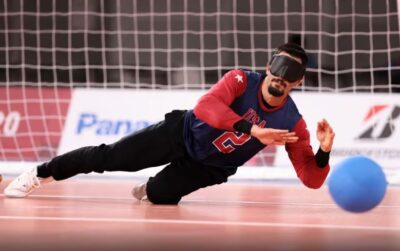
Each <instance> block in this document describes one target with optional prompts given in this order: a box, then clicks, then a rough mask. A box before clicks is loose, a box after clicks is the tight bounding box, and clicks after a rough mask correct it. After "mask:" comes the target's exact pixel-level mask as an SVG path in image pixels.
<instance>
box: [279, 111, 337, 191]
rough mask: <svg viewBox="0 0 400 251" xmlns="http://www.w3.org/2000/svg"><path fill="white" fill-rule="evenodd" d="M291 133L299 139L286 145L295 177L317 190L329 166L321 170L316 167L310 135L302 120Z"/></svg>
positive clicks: (301, 119)
mask: <svg viewBox="0 0 400 251" xmlns="http://www.w3.org/2000/svg"><path fill="white" fill-rule="evenodd" d="M293 131H295V132H296V135H297V136H298V137H299V140H298V141H297V142H296V143H291V144H286V146H285V148H286V151H287V152H288V155H289V158H290V161H291V162H292V164H293V167H294V169H295V170H296V173H297V176H298V177H299V179H300V180H301V181H302V182H303V184H304V185H305V186H307V187H310V188H319V187H321V186H322V184H323V183H324V181H325V179H326V177H327V175H328V173H329V170H330V166H329V164H328V165H327V166H325V167H323V168H320V167H318V165H317V163H316V160H315V154H314V152H313V149H312V147H311V145H310V133H309V131H308V130H307V125H306V122H305V121H304V119H303V118H300V120H299V121H298V122H297V124H296V126H295V127H294V129H293Z"/></svg>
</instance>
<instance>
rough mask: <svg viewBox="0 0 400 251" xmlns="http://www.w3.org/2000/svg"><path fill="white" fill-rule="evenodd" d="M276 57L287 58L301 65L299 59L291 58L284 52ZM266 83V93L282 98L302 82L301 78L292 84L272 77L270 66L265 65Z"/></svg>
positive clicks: (280, 78) (277, 77) (278, 77)
mask: <svg viewBox="0 0 400 251" xmlns="http://www.w3.org/2000/svg"><path fill="white" fill-rule="evenodd" d="M277 56H285V57H289V58H291V59H292V60H295V61H297V62H298V63H300V64H301V60H300V59H299V58H296V57H293V56H291V55H289V54H288V53H286V52H280V53H278V54H277ZM266 81H267V90H268V92H269V93H270V94H271V95H272V96H274V97H282V96H284V95H288V94H289V92H290V90H292V89H293V88H294V87H296V86H298V85H300V84H301V82H302V81H303V78H300V79H298V80H296V81H294V82H289V81H287V80H285V79H283V78H282V77H280V76H275V75H273V74H272V73H271V66H270V65H267V77H266Z"/></svg>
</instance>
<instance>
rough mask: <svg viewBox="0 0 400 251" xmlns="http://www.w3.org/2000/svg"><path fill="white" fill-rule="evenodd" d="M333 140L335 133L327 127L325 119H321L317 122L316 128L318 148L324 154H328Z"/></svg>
mask: <svg viewBox="0 0 400 251" xmlns="http://www.w3.org/2000/svg"><path fill="white" fill-rule="evenodd" d="M334 138H335V132H334V131H333V129H332V127H331V126H330V125H329V123H328V121H326V119H322V120H321V121H320V122H318V126H317V139H318V141H319V143H320V147H321V149H322V151H324V152H330V151H331V150H332V145H333V139H334Z"/></svg>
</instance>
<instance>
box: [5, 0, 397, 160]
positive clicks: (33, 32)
mask: <svg viewBox="0 0 400 251" xmlns="http://www.w3.org/2000/svg"><path fill="white" fill-rule="evenodd" d="M0 10H1V11H0V149H1V151H0V160H1V161H43V160H47V159H49V158H51V157H54V156H55V155H56V154H57V149H58V147H59V142H60V138H61V136H62V131H63V128H64V125H65V121H66V117H67V113H68V107H69V105H70V100H71V96H72V91H73V90H76V89H78V88H85V89H87V90H95V89H104V90H110V91H111V90H114V89H129V90H132V89H133V90H136V89H137V90H139V89H140V90H143V89H145V90H149V91H155V90H159V91H163V90H166V91H167V90H168V91H170V90H207V89H208V88H210V87H211V86H212V85H213V84H214V83H215V82H216V81H217V80H218V79H219V78H220V77H221V76H222V75H223V74H224V73H225V72H227V71H229V70H231V69H234V68H243V69H250V70H253V71H259V72H263V71H265V65H266V62H267V61H268V59H269V58H270V57H271V55H272V53H273V50H274V48H276V47H277V46H279V45H280V44H282V43H285V42H294V43H299V44H301V45H302V46H303V47H304V48H305V49H306V51H307V53H308V55H309V57H310V62H309V65H308V71H307V74H306V78H305V82H304V84H303V85H302V86H301V87H299V88H298V89H297V90H296V91H298V92H319V93H321V92H334V93H341V92H351V93H358V92H364V93H397V92H400V42H399V20H398V16H399V15H398V7H397V1H395V0H382V1H381V0H349V1H339V0H290V1H289V0H240V1H239V0H194V1H192V0H148V1H140V0H115V1H105V0H84V1H73V0H61V1H59V0H30V1H24V0H2V1H0ZM127 110H129V108H127ZM269 152H272V153H273V152H274V149H273V148H272V149H271V148H268V150H266V152H264V153H261V155H262V157H260V158H258V159H255V160H254V162H255V163H260V164H266V165H268V164H269V161H270V160H269V159H268V158H269V157H268V156H270V155H269Z"/></svg>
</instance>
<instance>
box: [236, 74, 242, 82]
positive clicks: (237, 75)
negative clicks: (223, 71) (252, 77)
mask: <svg viewBox="0 0 400 251" xmlns="http://www.w3.org/2000/svg"><path fill="white" fill-rule="evenodd" d="M235 78H236V80H237V82H238V83H243V76H242V75H240V74H236V76H235Z"/></svg>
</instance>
